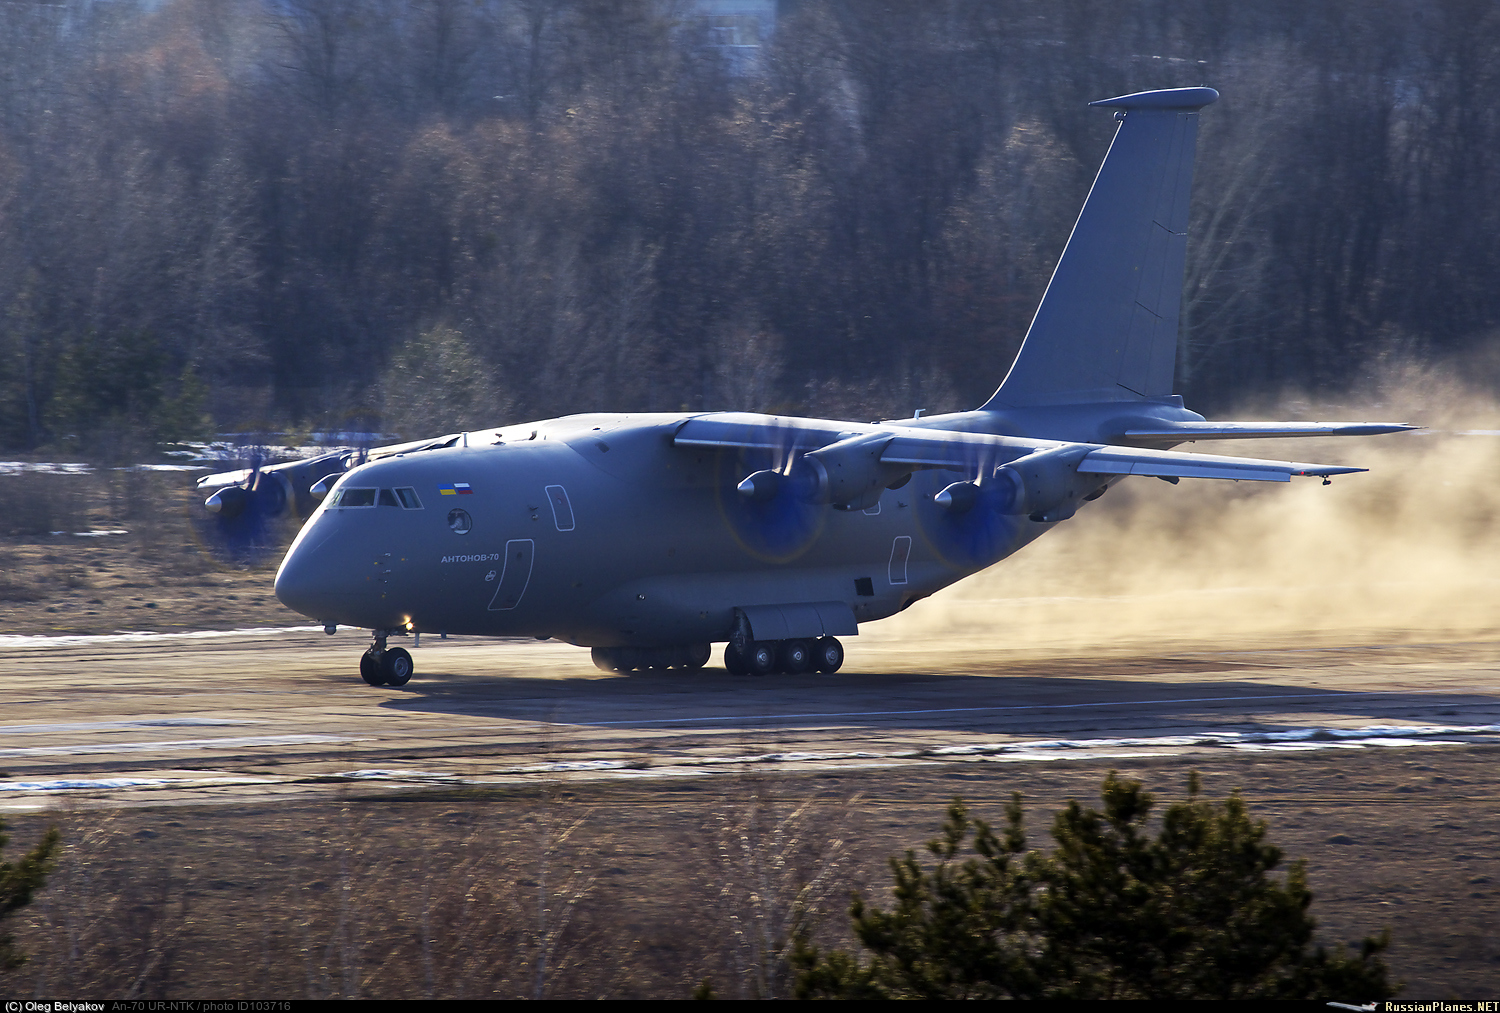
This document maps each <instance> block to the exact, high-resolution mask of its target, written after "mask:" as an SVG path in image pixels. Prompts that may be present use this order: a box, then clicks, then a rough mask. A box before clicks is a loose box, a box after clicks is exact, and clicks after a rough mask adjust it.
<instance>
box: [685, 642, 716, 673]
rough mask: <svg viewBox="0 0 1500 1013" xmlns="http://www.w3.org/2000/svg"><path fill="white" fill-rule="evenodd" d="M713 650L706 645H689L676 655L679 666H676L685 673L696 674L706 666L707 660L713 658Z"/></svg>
mask: <svg viewBox="0 0 1500 1013" xmlns="http://www.w3.org/2000/svg"><path fill="white" fill-rule="evenodd" d="M713 654H714V649H713V648H712V647H710V646H709V645H708V644H689V645H688V646H686V647H684V648H682V649H681V653H680V654H679V655H678V657H679V659H680V660H681V664H680V665H679V666H678V667H679V668H681V669H682V670H683V671H685V672H696V671H698V669H700V668H702V667H703V666H704V665H706V664H708V659H709V658H711V657H713Z"/></svg>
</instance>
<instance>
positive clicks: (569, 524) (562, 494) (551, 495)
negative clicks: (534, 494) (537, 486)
mask: <svg viewBox="0 0 1500 1013" xmlns="http://www.w3.org/2000/svg"><path fill="white" fill-rule="evenodd" d="M546 493H547V502H548V503H551V504H552V523H553V524H556V525H557V530H559V531H572V530H573V504H572V503H570V502H569V501H568V490H566V489H564V488H563V487H562V486H560V485H549V486H547V488H546Z"/></svg>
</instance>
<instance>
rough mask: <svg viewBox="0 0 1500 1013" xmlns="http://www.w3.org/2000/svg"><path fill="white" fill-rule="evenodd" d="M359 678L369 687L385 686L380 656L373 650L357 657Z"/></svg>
mask: <svg viewBox="0 0 1500 1013" xmlns="http://www.w3.org/2000/svg"><path fill="white" fill-rule="evenodd" d="M359 677H360V678H361V679H363V680H365V682H367V683H369V684H370V685H371V686H384V685H385V672H384V671H382V670H381V667H380V655H378V654H376V653H375V651H374V650H373V649H371V650H368V651H366V652H365V653H364V654H361V655H360V656H359Z"/></svg>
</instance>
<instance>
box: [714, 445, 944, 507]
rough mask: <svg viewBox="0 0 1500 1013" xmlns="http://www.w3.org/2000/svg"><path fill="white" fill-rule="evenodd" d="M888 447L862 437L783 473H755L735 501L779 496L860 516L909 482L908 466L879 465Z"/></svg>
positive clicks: (816, 453)
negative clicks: (785, 492) (787, 494)
mask: <svg viewBox="0 0 1500 1013" xmlns="http://www.w3.org/2000/svg"><path fill="white" fill-rule="evenodd" d="M890 442H891V436H890V434H888V433H861V434H859V435H856V436H850V437H849V438H847V439H843V440H839V441H838V442H837V443H832V444H829V445H828V446H826V447H823V448H822V449H821V450H814V451H812V452H811V453H809V454H806V455H804V456H802V457H800V458H798V459H797V460H796V461H794V462H793V463H792V465H791V466H790V467H789V468H788V469H787V470H786V471H784V472H782V471H757V472H755V473H754V474H752V475H750V476H749V477H747V478H746V479H745V480H744V481H743V482H741V483H740V484H739V486H738V488H739V492H740V495H742V496H744V497H745V498H747V499H750V500H754V501H756V502H765V501H766V500H770V499H773V498H774V497H776V496H777V495H778V494H780V493H781V492H782V491H783V490H788V487H790V489H789V491H790V492H792V494H793V495H796V496H798V497H799V498H801V499H804V500H806V501H807V502H810V503H828V504H830V505H831V506H833V508H834V509H835V510H864V509H865V508H867V507H872V506H874V505H875V504H876V503H877V502H879V500H880V494H881V493H882V492H883V491H885V490H886V489H899V488H900V487H901V486H903V485H905V484H906V483H907V482H908V481H910V480H911V473H912V471H914V470H915V468H914V466H913V465H911V464H890V463H887V462H885V461H882V460H881V459H880V455H881V453H882V452H884V450H885V448H886V445H887V444H889V443H890Z"/></svg>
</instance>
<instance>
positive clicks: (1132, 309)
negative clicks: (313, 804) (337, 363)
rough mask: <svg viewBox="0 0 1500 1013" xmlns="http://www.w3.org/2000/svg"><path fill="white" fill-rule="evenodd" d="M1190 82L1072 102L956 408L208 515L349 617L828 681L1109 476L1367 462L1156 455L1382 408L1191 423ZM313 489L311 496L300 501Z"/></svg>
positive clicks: (401, 451) (611, 430) (305, 608)
mask: <svg viewBox="0 0 1500 1013" xmlns="http://www.w3.org/2000/svg"><path fill="white" fill-rule="evenodd" d="M1217 98H1218V93H1217V92H1215V91H1214V90H1213V89H1211V88H1178V89H1172V90H1166V91H1148V92H1140V93H1137V94H1133V95H1124V96H1121V97H1119V98H1111V99H1105V100H1103V101H1099V102H1095V103H1093V104H1094V105H1096V106H1101V107H1103V108H1105V109H1108V110H1112V111H1113V112H1114V115H1115V118H1116V119H1117V120H1119V127H1118V128H1117V130H1116V133H1115V137H1114V140H1113V142H1112V143H1111V145H1110V148H1109V152H1108V154H1107V155H1106V156H1105V159H1104V164H1103V166H1102V167H1101V168H1100V170H1099V174H1098V176H1097V178H1096V179H1095V181H1094V185H1093V188H1092V190H1091V191H1090V192H1089V195H1088V198H1087V201H1086V203H1085V204H1084V207H1083V211H1082V213H1081V214H1080V215H1079V218H1078V222H1077V224H1076V225H1075V226H1074V229H1073V233H1072V235H1071V237H1070V238H1069V239H1068V243H1067V246H1066V248H1065V249H1064V250H1063V254H1062V257H1061V259H1060V260H1059V261H1058V264H1057V268H1056V270H1055V272H1054V273H1053V275H1052V280H1051V282H1050V283H1049V284H1048V286H1047V291H1046V294H1045V295H1044V296H1043V298H1042V303H1041V306H1040V307H1039V308H1038V310H1037V312H1036V316H1035V318H1034V319H1033V321H1032V323H1031V327H1030V329H1029V330H1028V331H1027V333H1026V337H1025V341H1024V343H1023V344H1022V346H1021V350H1020V353H1019V354H1018V355H1017V357H1016V360H1015V363H1014V364H1013V365H1012V367H1011V369H1010V372H1009V374H1008V375H1007V376H1006V377H1005V381H1004V382H1003V383H1002V384H1001V385H1000V388H999V390H997V391H996V392H995V394H994V396H993V397H991V398H990V399H989V400H988V401H987V402H985V404H984V405H982V406H981V407H979V408H978V409H976V410H974V411H967V412H958V413H955V414H949V415H938V416H931V417H918V418H911V419H904V420H900V421H891V422H874V423H857V422H840V421H832V420H826V419H808V418H786V417H781V416H774V415H757V414H749V413H739V412H731V413H708V414H670V415H669V414H640V415H608V414H600V415H573V416H568V417H566V418H559V419H550V420H547V421H544V422H532V423H525V424H518V425H507V426H502V427H500V428H497V429H489V430H484V431H481V432H467V433H458V434H450V435H447V436H443V437H439V438H438V439H433V440H423V441H418V442H415V443H405V444H401V445H399V446H391V447H384V448H380V449H376V450H373V451H370V452H369V453H368V454H367V455H362V456H365V457H366V458H367V459H366V460H363V461H361V460H360V459H359V458H358V457H355V456H353V455H349V454H345V455H342V456H341V455H329V456H328V457H325V458H319V459H317V460H315V461H304V462H299V463H296V464H289V465H281V466H278V467H274V468H266V469H260V470H257V471H255V472H253V473H245V474H242V475H240V476H220V477H219V479H218V480H217V482H211V483H208V484H218V485H220V486H222V488H220V489H219V490H218V491H217V492H215V493H214V495H213V496H212V497H211V498H210V499H209V500H208V504H207V505H208V507H209V509H210V510H213V511H216V512H217V513H218V514H219V515H220V517H221V518H223V519H225V520H226V521H232V520H233V518H234V517H236V516H237V515H241V514H245V513H246V512H247V511H248V512H249V513H255V512H256V511H261V512H264V511H266V510H270V509H273V508H274V509H278V510H279V509H286V510H291V509H293V508H294V507H295V506H296V505H297V504H298V503H299V502H300V503H301V504H302V506H303V507H304V508H305V509H309V510H310V512H311V517H310V518H309V520H308V521H307V522H306V524H305V525H304V526H303V528H302V530H301V532H300V533H299V534H298V535H297V538H296V541H295V542H293V544H292V546H291V549H290V550H289V551H288V552H287V554H286V558H285V560H284V561H283V562H282V564H281V569H280V571H279V572H278V573H277V576H276V595H277V597H278V598H280V599H281V601H283V602H284V603H286V604H287V605H288V606H290V607H291V608H293V609H295V610H297V611H298V612H301V613H303V614H305V615H307V616H310V617H312V618H313V619H316V620H318V621H319V622H322V623H324V624H325V627H326V629H327V630H328V632H330V633H331V632H333V629H334V628H335V626H336V625H340V624H342V625H347V626H354V627H362V628H368V629H371V630H373V631H374V642H373V644H372V645H371V646H370V648H369V649H368V650H367V651H366V652H365V654H364V656H363V658H362V659H361V661H360V674H361V676H363V678H364V680H365V681H366V682H368V683H370V684H371V685H375V686H378V685H389V686H400V685H403V684H405V683H406V682H407V680H409V679H410V678H411V676H412V659H411V655H410V654H409V653H408V652H407V651H405V650H403V649H401V648H399V647H393V646H391V645H390V643H389V641H390V639H391V638H392V637H400V636H405V635H408V634H413V633H415V634H421V633H425V632H431V633H454V634H466V635H481V636H518V635H520V636H534V637H537V638H539V639H547V638H555V639H558V640H563V641H566V642H568V643H571V644H577V645H579V646H586V647H591V648H593V659H594V662H595V663H596V664H597V665H598V666H599V667H600V668H603V669H606V670H613V671H629V670H631V669H636V668H642V669H644V668H683V669H697V668H701V667H702V666H703V665H704V664H705V662H707V661H708V659H709V657H710V654H711V647H710V645H711V644H713V643H715V642H725V643H727V646H726V648H725V650H724V665H725V667H726V668H727V669H728V670H729V671H730V672H732V673H736V674H746V673H755V674H764V673H769V672H773V671H778V670H779V671H783V672H803V671H808V670H814V669H815V670H817V671H819V672H833V671H835V670H837V669H838V668H839V666H840V664H842V662H843V657H844V651H843V647H842V645H841V644H840V642H839V640H838V638H839V637H843V636H851V635H854V634H856V633H857V632H858V628H859V624H860V623H866V622H871V621H873V620H876V619H883V618H885V617H886V616H890V615H892V614H894V613H896V612H899V611H901V610H902V609H904V608H906V607H907V606H908V605H910V604H912V603H913V602H915V601H917V600H919V599H921V598H925V597H927V596H928V595H930V594H932V593H933V592H934V591H936V590H938V589H939V588H942V587H946V586H947V585H949V584H952V583H953V582H954V581H957V580H959V579H961V578H963V577H966V576H968V575H969V574H972V573H975V572H977V571H979V570H982V569H984V568H985V567H988V566H990V565H992V564H993V563H995V562H997V561H999V560H1001V559H1004V558H1005V557H1006V556H1009V555H1010V554H1011V553H1013V552H1015V551H1016V550H1017V549H1020V548H1021V547H1022V546H1024V545H1026V544H1027V543H1028V542H1030V541H1031V540H1032V539H1034V538H1036V537H1038V536H1040V535H1042V534H1044V533H1045V532H1047V531H1049V530H1051V529H1052V528H1053V527H1054V526H1055V525H1057V524H1060V523H1062V522H1063V521H1065V520H1067V519H1068V518H1070V517H1072V516H1073V514H1074V513H1075V512H1076V511H1077V510H1078V509H1079V508H1080V507H1081V506H1083V504H1085V503H1088V502H1090V501H1092V500H1096V499H1098V498H1099V497H1100V496H1102V495H1103V494H1104V493H1105V491H1106V490H1107V489H1109V487H1110V486H1111V485H1113V484H1114V483H1116V482H1118V481H1120V480H1121V479H1122V478H1123V477H1125V476H1127V475H1149V476H1154V477H1156V478H1161V479H1164V480H1166V481H1168V482H1172V483H1174V484H1175V483H1176V482H1177V481H1178V479H1182V478H1213V479H1232V480H1245V481H1259V482H1286V481H1290V479H1291V477H1292V476H1294V475H1304V476H1321V477H1322V478H1323V480H1324V482H1325V483H1326V482H1327V481H1328V476H1331V475H1339V474H1344V473H1348V472H1355V471H1362V470H1364V469H1360V468H1343V467H1330V466H1323V465H1315V464H1299V463H1295V462H1287V461H1262V460H1246V459H1242V458H1235V457H1213V456H1206V455H1199V454H1188V453H1176V452H1173V451H1171V450H1170V448H1171V447H1173V446H1175V445H1177V444H1180V443H1185V442H1191V441H1197V440H1233V439H1246V438H1253V437H1288V436H1329V435H1371V434H1376V433H1389V432H1395V431H1397V430H1401V429H1408V428H1413V427H1410V426H1404V425H1395V424H1361V423H1318V424H1308V423H1282V422H1209V421H1205V419H1204V418H1203V416H1201V415H1198V414H1196V413H1195V412H1192V411H1189V410H1188V409H1187V408H1185V407H1184V406H1183V403H1182V399H1181V397H1178V396H1175V395H1173V394H1172V393H1171V390H1172V372H1173V365H1174V359H1175V354H1176V347H1177V325H1178V311H1179V307H1180V303H1181V300H1182V284H1183V262H1184V256H1185V253H1186V245H1187V237H1186V232H1187V224H1188V194H1189V190H1190V187H1191V183H1192V172H1193V155H1194V149H1195V147H1196V140H1197V126H1198V110H1199V109H1201V108H1202V107H1204V106H1206V105H1208V104H1209V103H1211V102H1213V101H1215V100H1216V99H1217ZM319 498H321V503H320V504H318V503H317V500H318V499H319Z"/></svg>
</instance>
